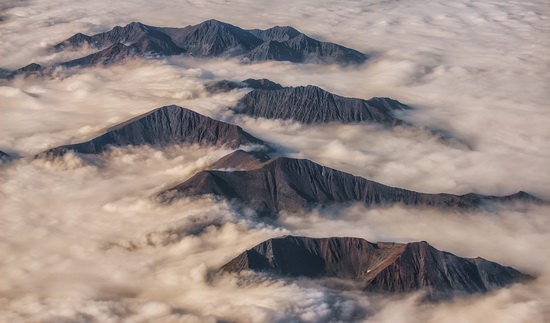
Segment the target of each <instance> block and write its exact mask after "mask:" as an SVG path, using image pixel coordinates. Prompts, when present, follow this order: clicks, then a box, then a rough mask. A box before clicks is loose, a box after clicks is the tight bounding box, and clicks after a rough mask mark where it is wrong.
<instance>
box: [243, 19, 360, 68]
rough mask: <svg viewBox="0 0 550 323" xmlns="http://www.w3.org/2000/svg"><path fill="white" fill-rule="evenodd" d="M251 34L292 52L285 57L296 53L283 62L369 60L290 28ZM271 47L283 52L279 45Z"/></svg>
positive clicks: (348, 49)
mask: <svg viewBox="0 0 550 323" xmlns="http://www.w3.org/2000/svg"><path fill="white" fill-rule="evenodd" d="M250 32H251V33H252V34H254V35H255V36H256V37H258V38H260V39H262V40H263V41H264V42H266V43H268V42H275V44H281V45H282V46H284V47H287V48H289V49H291V50H292V51H287V52H285V55H288V54H289V53H296V55H295V56H294V55H293V56H292V59H289V58H288V56H283V57H285V59H282V60H287V61H292V62H315V63H328V64H334V63H336V64H361V63H363V62H365V61H366V59H367V56H365V54H363V53H360V52H358V51H356V50H353V49H350V48H347V47H344V46H340V45H337V44H333V43H328V42H320V41H318V40H315V39H313V38H311V37H308V36H307V35H305V34H303V33H301V32H299V31H298V30H296V29H294V28H292V27H288V26H287V27H279V26H275V27H273V28H269V29H266V30H258V29H253V30H250ZM270 46H274V49H273V50H272V51H274V52H277V51H281V50H280V49H279V48H280V46H279V45H273V44H271V45H270ZM279 55H280V54H279ZM259 57H260V58H262V57H261V56H259ZM278 60H281V59H278Z"/></svg>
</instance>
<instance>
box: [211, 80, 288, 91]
mask: <svg viewBox="0 0 550 323" xmlns="http://www.w3.org/2000/svg"><path fill="white" fill-rule="evenodd" d="M204 87H205V89H206V91H208V92H210V93H219V92H229V91H231V90H234V89H244V88H250V89H263V90H280V89H282V88H283V87H282V85H281V84H279V83H275V82H272V81H270V80H268V79H259V80H256V79H246V80H244V81H242V82H236V81H229V80H221V81H214V82H210V83H207V84H205V86H204Z"/></svg>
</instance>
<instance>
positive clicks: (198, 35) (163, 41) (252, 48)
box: [52, 20, 367, 67]
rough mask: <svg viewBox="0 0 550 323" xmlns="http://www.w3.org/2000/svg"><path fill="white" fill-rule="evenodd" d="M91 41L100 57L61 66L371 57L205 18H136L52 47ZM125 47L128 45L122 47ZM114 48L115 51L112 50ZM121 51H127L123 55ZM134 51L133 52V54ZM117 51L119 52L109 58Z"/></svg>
mask: <svg viewBox="0 0 550 323" xmlns="http://www.w3.org/2000/svg"><path fill="white" fill-rule="evenodd" d="M82 46H89V47H91V48H96V49H98V50H100V52H98V53H94V54H92V55H95V56H94V57H96V58H95V59H94V57H87V58H80V59H76V60H72V61H71V62H65V63H61V64H59V65H62V66H68V67H71V66H90V65H92V64H93V65H95V64H97V63H98V60H101V63H103V64H107V63H112V62H117V61H119V60H120V59H123V58H126V57H128V56H132V55H139V56H147V57H149V56H151V54H154V55H157V56H158V55H164V56H169V55H179V54H183V53H186V54H189V55H192V56H196V57H240V58H243V59H246V60H248V61H264V60H277V61H291V62H300V63H301V62H315V63H331V64H332V63H337V64H360V63H363V62H364V61H365V60H366V59H367V57H366V56H365V55H364V54H362V53H359V52H357V51H355V50H353V49H349V48H346V47H343V46H339V45H336V44H332V43H325V42H320V41H317V40H315V39H313V38H310V37H307V36H306V35H304V34H302V33H300V32H298V31H297V30H295V29H293V28H291V27H274V28H270V29H267V30H263V31H262V30H244V29H241V28H239V27H237V26H234V25H231V24H228V23H225V22H221V21H217V20H207V21H204V22H202V23H199V24H197V25H192V26H187V27H183V28H165V27H154V26H149V25H145V24H142V23H139V22H132V23H129V24H128V25H126V26H116V27H114V28H113V29H112V30H110V31H107V32H103V33H99V34H96V35H92V36H88V35H85V34H82V33H77V34H75V35H73V36H72V37H70V38H68V39H66V40H64V41H62V42H61V43H58V44H56V45H54V46H53V47H52V49H53V50H56V51H63V50H67V49H75V48H80V47H82ZM122 46H124V47H122ZM113 47H115V48H116V49H117V50H112V48H113ZM120 51H126V52H127V53H125V54H123V55H121V54H120V53H119V52H120ZM130 52H131V54H132V55H130ZM110 55H114V56H116V57H111V56H110Z"/></svg>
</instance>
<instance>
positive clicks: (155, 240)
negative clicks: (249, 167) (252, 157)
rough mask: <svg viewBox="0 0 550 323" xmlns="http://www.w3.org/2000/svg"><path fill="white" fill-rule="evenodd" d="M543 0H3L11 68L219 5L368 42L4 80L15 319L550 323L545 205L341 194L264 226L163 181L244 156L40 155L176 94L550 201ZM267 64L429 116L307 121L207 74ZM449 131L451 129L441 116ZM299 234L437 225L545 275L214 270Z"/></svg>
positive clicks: (488, 188) (349, 155)
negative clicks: (400, 289)
mask: <svg viewBox="0 0 550 323" xmlns="http://www.w3.org/2000/svg"><path fill="white" fill-rule="evenodd" d="M549 17H550V7H549V6H548V5H547V4H546V3H545V1H525V2H516V1H500V2H481V3H480V2H478V1H468V0H460V1H453V2H449V1H443V0H438V1H431V2H425V1H416V0H415V1H391V0H390V1H352V0H347V1H328V0H323V1H317V2H316V3H315V4H312V3H311V2H310V1H244V0H243V1H208V2H205V1H186V2H184V1H181V2H176V3H175V2H169V1H154V2H152V1H137V0H135V1H124V2H117V3H112V2H107V1H11V0H8V1H4V2H2V4H0V57H2V59H1V61H0V68H3V69H16V68H19V67H22V66H24V65H27V64H29V63H31V62H37V63H40V64H44V65H50V64H54V63H56V62H60V61H65V60H67V59H71V58H75V57H79V56H82V55H83V54H85V53H88V52H90V49H82V50H81V51H76V52H72V53H71V52H69V53H52V52H51V51H48V48H49V47H50V46H51V45H53V44H55V43H58V42H60V41H62V40H64V39H66V38H68V37H70V36H71V35H73V34H74V33H76V32H83V33H86V34H94V33H96V32H101V31H106V30H109V29H111V28H112V27H114V26H115V25H125V24H127V23H129V22H131V21H140V22H143V23H145V24H150V25H155V26H174V27H182V26H185V25H189V24H195V23H199V22H201V21H203V20H206V19H210V18H215V19H218V20H221V21H225V22H229V23H232V24H235V25H238V26H240V27H243V28H268V27H271V26H273V25H292V26H294V27H295V28H297V29H299V30H300V31H302V32H305V33H307V34H309V35H311V36H313V37H315V38H318V39H321V40H325V41H332V42H336V43H340V44H343V45H345V46H348V47H352V48H355V49H358V50H361V51H362V52H365V53H367V54H369V55H371V56H372V58H371V59H370V60H369V61H368V62H367V63H366V64H364V65H362V66H359V67H339V66H319V65H311V64H291V63H286V62H264V63H257V64H243V63H241V62H239V61H238V60H236V59H231V60H225V59H212V60H200V59H192V58H188V57H171V58H167V59H162V60H142V59H134V60H129V61H127V62H125V63H123V64H120V65H116V66H109V67H97V68H85V69H73V70H59V71H56V73H55V74H54V76H53V77H46V78H38V77H30V78H22V77H18V78H15V79H13V80H9V81H7V80H4V81H0V150H2V151H4V152H7V153H9V154H11V155H13V156H19V157H20V158H19V159H17V160H14V161H11V162H9V163H3V164H1V165H0V226H1V227H2V230H1V232H0V254H1V255H2V257H0V320H3V321H10V322H17V321H36V322H94V321H97V322H122V321H123V322H148V321H158V322H195V321H196V322H203V321H206V322H208V321H211V322H216V321H235V322H266V321H279V322H293V321H294V322H300V321H312V322H322V321H330V322H333V321H344V322H349V321H368V322H487V321H493V322H544V321H547V320H548V319H549V318H550V301H549V300H550V261H549V260H548V257H547V256H546V255H548V254H550V250H549V249H550V236H549V234H548V232H550V219H549V217H548V215H549V214H550V208H549V207H548V206H537V205H525V204H518V205H511V206H507V207H502V206H495V207H494V208H490V209H485V210H480V211H475V212H444V211H438V210H416V209H404V208H400V207H391V208H383V209H365V208H364V207H362V206H356V205H352V206H346V207H331V208H325V209H322V210H314V211H312V212H309V213H306V214H284V215H283V216H282V217H281V219H280V220H279V221H275V222H269V223H266V222H264V221H260V220H258V219H255V218H254V217H250V216H247V214H242V213H241V212H239V211H238V209H237V208H235V207H233V205H232V204H231V203H229V202H226V201H220V200H213V199H211V198H208V197H205V198H200V199H182V200H179V201H177V202H175V203H173V204H170V205H165V204H162V203H159V202H158V201H157V200H156V199H155V198H154V196H155V195H156V194H157V193H158V192H160V191H162V190H163V189H166V188H168V187H171V186H173V185H175V184H177V183H180V182H182V181H184V180H185V179H187V178H189V177H190V176H191V175H193V174H194V173H195V172H196V171H198V170H200V169H203V168H204V167H207V166H208V165H209V164H210V163H212V162H214V161H216V160H217V159H218V158H220V157H222V156H224V155H225V154H227V153H229V152H230V150H227V149H224V148H209V147H195V146H194V147H185V146H184V147H169V148H167V149H159V148H153V147H128V148H119V149H114V150H112V151H110V152H108V153H106V154H103V155H101V156H98V157H94V158H88V159H82V158H81V157H79V156H76V155H73V154H68V155H66V156H64V157H63V158H59V159H56V160H46V159H34V158H33V155H34V154H36V153H39V152H41V151H44V150H46V149H48V148H51V147H55V146H59V145H63V144H67V143H76V142H80V141H83V140H87V139H90V138H93V137H95V136H96V135H98V134H100V133H101V132H102V131H103V130H104V129H105V128H107V127H109V126H112V125H114V124H116V123H119V122H122V121H124V120H126V119H129V118H131V117H133V116H136V115H139V114H142V113H145V112H147V111H149V110H152V109H154V108H157V107H160V106H163V105H168V104H177V105H181V106H183V107H187V108H190V109H192V110H194V111H197V112H199V113H202V114H205V115H208V116H211V117H213V118H216V119H220V120H224V121H228V122H232V123H237V124H239V125H240V126H242V127H243V128H244V129H245V130H246V131H248V132H250V133H252V134H253V135H255V136H257V137H259V138H262V139H264V140H266V141H268V142H270V143H272V144H273V145H274V146H276V147H277V148H278V152H277V154H281V155H287V156H291V157H296V158H308V159H311V160H313V161H315V162H318V163H321V164H323V165H327V166H330V167H333V168H337V169H341V170H344V171H346V172H349V173H353V174H355V175H359V176H363V177H366V178H369V179H372V180H376V181H379V182H381V183H384V184H388V185H392V186H398V187H404V188H407V189H413V190H417V191H422V192H433V193H436V192H448V193H457V194H462V193H467V192H477V193H482V194H490V195H505V194H512V193H515V192H517V191H519V190H524V191H527V192H529V193H531V194H533V195H535V196H537V197H539V198H543V199H546V200H549V199H550V188H549V186H548V183H550V172H548V166H547V165H548V163H549V162H550V130H549V129H550V128H549V127H548V124H550V109H549V108H548V102H550V91H549V88H548V75H549V72H550V58H549V56H548V48H550V40H549V39H548V37H547V35H548V33H549V32H550V22H549ZM246 78H268V79H271V80H273V81H276V82H279V83H281V84H283V85H289V86H299V85H307V84H313V85H318V86H320V87H322V88H324V89H326V90H328V91H331V92H333V93H336V94H340V95H344V96H351V97H359V98H370V97H373V96H387V97H391V98H394V99H398V100H400V101H401V102H403V103H405V104H408V105H411V106H413V107H415V109H414V110H413V111H411V112H408V113H407V114H406V115H405V116H404V118H406V119H407V121H409V122H410V123H413V124H415V125H418V127H416V128H408V127H398V128H396V129H393V130H390V129H384V128H380V127H377V126H374V125H321V126H305V125H301V124H298V123H295V122H290V121H278V120H254V119H251V118H248V117H243V116H235V115H233V114H232V113H230V112H229V111H228V110H227V108H228V107H230V106H233V105H234V104H235V102H237V100H239V98H241V97H242V96H243V95H244V94H245V93H246V90H234V91H231V92H229V93H220V94H215V95H211V94H209V93H207V92H206V91H205V90H204V86H203V85H204V83H205V82H209V81H213V80H219V79H232V80H243V79H246ZM428 128H429V129H438V130H441V131H444V132H445V133H446V134H448V136H449V137H450V138H452V139H449V140H442V139H441V138H439V137H437V136H434V135H433V134H432V133H431V132H430V131H429V130H427V129H428ZM284 234H294V235H305V236H314V237H328V236H357V237H362V238H365V239H368V240H369V241H373V242H374V241H397V242H408V241H419V240H426V241H428V242H429V243H430V244H432V245H433V246H434V247H436V248H438V249H441V250H446V251H449V252H452V253H454V254H457V255H459V256H464V257H477V256H481V257H484V258H486V259H489V260H493V261H496V262H499V263H502V264H505V265H509V266H513V267H515V268H517V269H519V270H521V271H523V272H526V273H529V274H531V275H534V276H536V277H537V279H536V280H534V281H533V282H530V283H526V284H516V285H514V286H512V287H510V288H506V289H502V290H499V291H495V292H493V293H491V294H488V295H478V296H474V297H471V298H465V299H457V300H454V301H450V302H442V303H437V304H432V303H424V302H422V301H421V295H419V294H412V295H404V296H395V297H388V296H379V295H365V294H363V293H362V292H361V291H358V290H354V289H353V288H335V287H334V286H332V285H331V283H330V282H321V281H312V280H306V279H297V280H277V279H273V278H271V277H267V276H255V275H246V274H245V275H243V276H242V277H236V276H232V275H219V274H216V271H217V269H218V268H219V267H220V266H221V265H223V264H224V263H225V262H227V261H229V260H230V259H232V258H233V257H235V256H236V255H238V254H239V253H240V252H242V251H243V250H246V249H248V248H250V247H252V246H254V245H256V244H258V243H260V242H262V241H263V240H266V239H268V238H272V237H277V236H280V235H284Z"/></svg>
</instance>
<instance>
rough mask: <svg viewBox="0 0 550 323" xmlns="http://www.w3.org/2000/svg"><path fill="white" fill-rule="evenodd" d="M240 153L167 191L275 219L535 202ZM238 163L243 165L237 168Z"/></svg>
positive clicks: (521, 196)
mask: <svg viewBox="0 0 550 323" xmlns="http://www.w3.org/2000/svg"><path fill="white" fill-rule="evenodd" d="M243 154H246V153H244V152H237V153H234V154H233V155H232V156H227V157H224V159H222V160H221V161H220V162H218V163H216V164H214V166H215V167H213V168H228V169H244V170H235V171H225V170H205V171H201V172H199V173H197V174H195V175H194V176H193V177H191V178H190V179H188V180H187V181H185V182H183V183H182V184H179V185H177V186H175V187H174V188H172V189H170V190H174V191H176V192H178V193H179V194H180V195H183V196H196V195H205V194H213V195H217V196H221V197H224V198H227V199H235V200H237V201H240V202H242V203H243V204H244V205H246V206H248V207H250V208H252V209H253V210H255V211H256V212H257V213H258V215H260V216H267V217H276V216H277V215H278V213H279V211H289V212H296V211H300V210H304V209H305V210H307V209H309V208H311V207H314V206H319V205H330V204H334V203H349V202H362V203H364V204H365V205H366V206H380V205H391V204H402V205H409V206H420V207H439V208H457V209H467V208H475V207H478V206H480V205H482V204H483V203H484V202H486V201H512V200H532V201H537V199H536V198H534V197H532V196H530V195H529V194H526V193H524V192H520V193H518V194H514V195H510V196H503V197H496V196H483V195H479V194H473V193H470V194H465V195H453V194H425V193H418V192H414V191H409V190H405V189H400V188H396V187H391V186H386V185H383V184H380V183H377V182H374V181H369V180H367V179H364V178H362V177H358V176H354V175H351V174H348V173H345V172H341V171H338V170H335V169H332V168H328V167H324V166H321V165H319V164H316V163H314V162H312V161H309V160H306V159H292V158H284V157H280V158H274V159H270V160H265V158H263V159H258V158H257V157H254V156H249V157H248V158H246V157H245V156H243ZM243 161H244V162H243ZM239 162H243V165H244V166H242V167H240V166H239Z"/></svg>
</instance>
